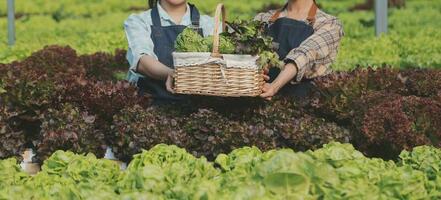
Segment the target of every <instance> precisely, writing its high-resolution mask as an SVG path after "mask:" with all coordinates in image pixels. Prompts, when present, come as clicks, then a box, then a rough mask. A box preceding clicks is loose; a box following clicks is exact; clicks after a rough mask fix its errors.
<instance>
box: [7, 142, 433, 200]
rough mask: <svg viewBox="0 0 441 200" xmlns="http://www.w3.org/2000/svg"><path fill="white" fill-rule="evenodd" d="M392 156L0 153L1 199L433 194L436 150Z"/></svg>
mask: <svg viewBox="0 0 441 200" xmlns="http://www.w3.org/2000/svg"><path fill="white" fill-rule="evenodd" d="M399 157H400V158H399V160H398V161H397V162H393V161H385V160H382V159H376V158H367V157H365V156H363V154H362V153H360V152H358V151H356V150H355V149H354V148H353V147H352V146H351V145H349V144H340V143H330V144H327V145H325V146H324V147H323V148H321V149H318V150H315V151H307V152H304V153H301V152H297V153H295V152H294V151H292V150H291V149H281V150H271V151H267V152H262V151H260V150H259V149H257V148H255V147H252V148H250V147H244V148H239V149H236V150H234V151H232V152H231V153H229V154H220V155H218V156H217V157H216V159H215V160H214V161H213V162H209V161H207V160H206V159H205V158H204V157H201V158H196V157H194V156H193V155H191V154H190V153H187V152H186V151H185V150H184V149H181V148H178V147H176V146H168V145H157V146H155V147H153V148H152V149H150V150H149V151H143V152H142V153H140V154H137V155H135V157H134V159H133V160H132V161H131V163H130V164H129V166H128V168H127V169H126V170H125V171H121V170H120V168H119V166H118V164H117V163H115V162H113V161H110V160H105V159H97V158H96V157H95V156H94V155H93V154H88V155H78V154H74V153H71V152H64V151H57V152H55V153H54V154H53V155H52V156H51V157H50V158H48V159H47V160H46V161H45V162H44V164H43V165H42V171H41V172H39V173H38V174H37V175H35V176H29V175H27V174H26V173H24V172H22V171H21V169H20V167H19V166H18V165H17V164H16V161H15V159H13V158H12V159H7V160H0V198H1V199H126V200H127V199H183V200H184V199H205V200H209V199H433V200H435V199H440V198H441V171H440V168H441V150H440V149H437V148H433V147H428V146H421V147H417V148H414V149H413V150H412V151H403V152H401V154H400V156H399Z"/></svg>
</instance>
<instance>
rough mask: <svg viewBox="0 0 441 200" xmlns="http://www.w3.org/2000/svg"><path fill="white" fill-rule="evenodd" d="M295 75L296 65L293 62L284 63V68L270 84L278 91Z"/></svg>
mask: <svg viewBox="0 0 441 200" xmlns="http://www.w3.org/2000/svg"><path fill="white" fill-rule="evenodd" d="M296 75H297V66H296V65H295V64H294V63H289V64H286V65H285V68H283V70H282V71H281V72H280V74H279V75H278V76H277V78H276V80H274V81H273V83H272V85H273V86H274V87H275V88H276V90H277V91H279V90H280V89H281V88H282V87H283V86H285V85H286V84H287V83H288V82H290V81H291V80H292V79H293V78H294V77H295V76H296Z"/></svg>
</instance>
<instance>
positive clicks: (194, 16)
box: [188, 3, 201, 28]
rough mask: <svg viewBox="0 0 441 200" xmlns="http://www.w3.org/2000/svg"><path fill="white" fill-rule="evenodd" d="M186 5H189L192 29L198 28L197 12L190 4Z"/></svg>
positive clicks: (198, 15) (198, 17)
mask: <svg viewBox="0 0 441 200" xmlns="http://www.w3.org/2000/svg"><path fill="white" fill-rule="evenodd" d="M188 5H190V15H191V24H192V25H193V27H196V28H199V26H200V19H201V15H200V14H199V10H198V9H197V8H196V6H194V5H193V4H191V3H189V4H188Z"/></svg>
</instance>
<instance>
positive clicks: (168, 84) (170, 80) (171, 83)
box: [165, 72, 175, 94]
mask: <svg viewBox="0 0 441 200" xmlns="http://www.w3.org/2000/svg"><path fill="white" fill-rule="evenodd" d="M174 82H175V78H174V73H173V72H171V73H169V74H168V76H167V80H166V81H165V87H166V88H167V91H169V92H170V93H172V94H174V93H175V91H174V90H173V87H174Z"/></svg>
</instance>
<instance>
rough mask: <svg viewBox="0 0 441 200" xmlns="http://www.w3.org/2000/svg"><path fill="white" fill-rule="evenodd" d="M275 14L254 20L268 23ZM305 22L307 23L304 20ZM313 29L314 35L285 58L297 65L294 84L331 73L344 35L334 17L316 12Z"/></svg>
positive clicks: (341, 26) (282, 15) (267, 14)
mask: <svg viewBox="0 0 441 200" xmlns="http://www.w3.org/2000/svg"><path fill="white" fill-rule="evenodd" d="M275 12H276V10H272V11H269V12H266V13H260V14H258V15H257V16H256V17H255V20H258V21H263V22H269V21H270V19H271V17H272V16H273V15H274V13H275ZM284 16H286V11H284V12H282V13H281V15H280V17H284ZM305 22H306V23H307V21H306V20H305ZM313 28H314V34H313V35H312V36H310V37H309V38H308V39H306V40H305V41H303V42H302V43H301V44H300V46H299V47H297V48H294V49H292V50H291V51H290V52H289V53H288V55H287V56H286V58H285V61H287V60H292V61H294V62H295V63H296V65H297V68H298V73H297V76H296V78H295V80H293V81H294V82H300V81H301V80H302V79H303V78H307V79H312V78H315V77H319V76H324V75H327V74H329V73H331V72H332V69H331V68H330V66H331V64H332V62H333V61H334V60H335V58H336V57H337V53H338V47H339V45H340V40H341V38H342V37H343V35H344V32H343V25H342V23H341V22H340V21H339V20H338V19H337V18H336V17H334V16H331V15H328V14H326V13H324V12H323V11H321V10H318V11H317V15H316V21H315V23H314V25H313Z"/></svg>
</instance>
